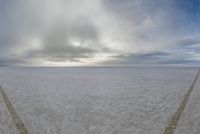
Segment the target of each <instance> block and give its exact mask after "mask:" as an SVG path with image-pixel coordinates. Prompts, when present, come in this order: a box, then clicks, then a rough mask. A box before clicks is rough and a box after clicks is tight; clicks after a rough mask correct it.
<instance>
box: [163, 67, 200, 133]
mask: <svg viewBox="0 0 200 134" xmlns="http://www.w3.org/2000/svg"><path fill="white" fill-rule="evenodd" d="M199 74H200V70H199V71H198V73H197V75H196V77H195V79H194V81H193V83H192V85H191V86H190V88H189V90H188V91H187V93H186V95H185V96H184V98H183V101H182V102H181V104H180V106H179V107H178V109H177V111H176V113H175V114H174V116H173V117H172V119H171V121H170V122H169V124H168V126H167V127H166V128H165V131H164V133H163V134H173V133H174V130H175V129H176V127H177V124H178V122H179V120H180V117H181V115H182V113H183V111H184V109H185V106H186V104H187V102H188V99H189V97H190V95H191V93H192V90H193V88H194V85H195V83H196V81H197V79H198V77H199Z"/></svg>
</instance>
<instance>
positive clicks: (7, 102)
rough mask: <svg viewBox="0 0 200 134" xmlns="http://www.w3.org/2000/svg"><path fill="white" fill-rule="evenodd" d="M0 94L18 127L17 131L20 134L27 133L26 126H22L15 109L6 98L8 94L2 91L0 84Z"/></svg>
mask: <svg viewBox="0 0 200 134" xmlns="http://www.w3.org/2000/svg"><path fill="white" fill-rule="evenodd" d="M0 94H1V96H2V98H3V100H4V102H5V104H6V106H7V108H8V111H9V113H10V115H11V116H12V120H13V122H14V124H15V126H16V128H17V129H18V131H19V133H20V134H28V131H27V129H26V127H25V126H24V123H23V122H22V120H21V119H20V118H19V116H18V115H17V112H16V111H15V109H14V107H13V105H12V104H11V102H10V100H9V99H8V96H7V95H6V93H5V92H4V90H3V88H2V87H1V86H0Z"/></svg>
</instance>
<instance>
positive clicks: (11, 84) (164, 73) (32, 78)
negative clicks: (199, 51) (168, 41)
mask: <svg viewBox="0 0 200 134" xmlns="http://www.w3.org/2000/svg"><path fill="white" fill-rule="evenodd" d="M197 70H198V69H197V68H183V67H182V68H176V67H162V68H158V67H157V68H156V67H155V68H153V67H152V68H147V67H141V68H139V67H107V68H106V67H88V68H87V67H83V68H1V69H0V76H1V79H0V83H1V85H2V87H3V88H4V91H5V92H6V94H7V96H8V97H9V98H10V101H11V102H12V104H13V106H14V107H15V109H16V111H17V113H18V115H19V116H20V118H21V119H22V120H23V122H24V124H25V126H26V128H27V129H28V131H29V133H30V134H37V133H42V134H64V133H67V134H161V133H162V132H163V131H164V129H165V127H166V125H167V124H168V122H169V120H170V118H171V116H172V115H173V114H174V112H175V111H176V110H177V107H178V106H179V105H180V103H181V101H182V99H183V97H184V95H185V93H186V92H187V90H188V88H189V86H190V85H191V83H192V81H193V79H194V76H195V75H196V72H197Z"/></svg>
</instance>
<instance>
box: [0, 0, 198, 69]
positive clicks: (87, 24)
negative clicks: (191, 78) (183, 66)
mask: <svg viewBox="0 0 200 134" xmlns="http://www.w3.org/2000/svg"><path fill="white" fill-rule="evenodd" d="M182 1H183V2H182V3H178V2H177V1H175V0H169V1H160V0H134V1H133V0H123V1H122V0H80V1H74V0H18V1H13V0H9V1H0V5H1V6H0V19H1V22H0V29H1V31H0V65H1V66H8V65H12V66H14V65H96V64H136V63H140V64H145V63H159V64H162V63H170V62H171V63H173V64H174V63H176V62H177V63H178V62H179V61H181V60H182V61H185V63H188V61H191V62H194V63H196V62H198V61H200V60H199V52H198V51H197V50H199V45H198V44H199V40H198V31H196V30H194V29H195V28H194V27H192V28H191V27H186V24H189V23H190V22H189V21H187V20H188V18H194V17H191V16H192V14H193V8H192V7H193V6H192V5H196V4H195V2H194V3H190V2H189V3H188V2H184V0H182ZM183 3H184V4H183ZM195 12H198V11H196V10H195ZM195 22H197V21H196V20H195ZM192 24H193V25H195V23H192ZM188 31H190V33H188ZM183 63H184V62H183Z"/></svg>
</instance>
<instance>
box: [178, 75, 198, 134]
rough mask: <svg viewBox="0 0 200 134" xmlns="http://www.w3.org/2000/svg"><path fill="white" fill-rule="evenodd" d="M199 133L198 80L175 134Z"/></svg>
mask: <svg viewBox="0 0 200 134" xmlns="http://www.w3.org/2000/svg"><path fill="white" fill-rule="evenodd" d="M199 133H200V78H199V79H198V81H197V83H196V85H195V87H194V91H193V92H192V94H191V97H190V99H189V101H188V104H187V106H186V108H185V110H184V112H183V114H182V118H181V120H180V122H179V124H178V126H177V129H176V133H175V134H199Z"/></svg>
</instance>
